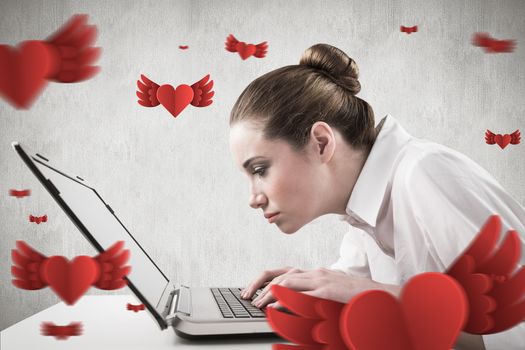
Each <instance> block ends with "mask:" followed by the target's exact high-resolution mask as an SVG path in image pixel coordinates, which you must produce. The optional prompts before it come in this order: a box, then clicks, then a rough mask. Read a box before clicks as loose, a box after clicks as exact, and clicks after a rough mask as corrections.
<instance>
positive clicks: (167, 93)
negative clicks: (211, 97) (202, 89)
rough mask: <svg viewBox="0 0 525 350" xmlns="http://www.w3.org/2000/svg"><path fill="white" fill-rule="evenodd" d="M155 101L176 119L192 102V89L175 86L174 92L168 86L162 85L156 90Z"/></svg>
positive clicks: (184, 85)
mask: <svg viewBox="0 0 525 350" xmlns="http://www.w3.org/2000/svg"><path fill="white" fill-rule="evenodd" d="M157 99H158V100H159V102H160V103H161V104H162V105H163V106H164V108H166V109H167V110H168V112H170V113H171V114H172V115H173V116H174V117H177V116H178V115H179V113H180V112H182V111H183V110H184V108H186V107H187V106H188V105H189V104H190V102H191V101H192V100H193V89H192V88H191V86H189V85H186V84H182V85H179V86H177V89H176V90H175V89H174V88H173V86H171V85H169V84H166V85H162V86H161V87H160V88H159V89H158V90H157Z"/></svg>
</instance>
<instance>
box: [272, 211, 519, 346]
mask: <svg viewBox="0 0 525 350" xmlns="http://www.w3.org/2000/svg"><path fill="white" fill-rule="evenodd" d="M500 231H501V219H500V218H499V216H497V215H493V216H491V217H489V218H488V219H487V221H486V223H485V225H484V226H483V227H482V228H481V229H480V232H479V233H478V235H477V236H476V238H475V239H474V240H473V241H472V243H471V245H470V246H469V247H468V248H467V249H466V250H465V251H464V252H463V253H462V254H461V255H460V256H459V257H458V259H457V260H456V261H455V262H454V263H453V264H452V265H451V267H450V268H449V269H448V270H447V272H446V274H445V273H437V272H427V273H423V274H420V275H416V276H414V277H412V278H411V279H410V280H409V281H408V282H407V283H406V284H405V286H404V288H403V290H402V293H401V296H400V299H399V300H396V299H395V298H394V297H393V296H391V295H390V294H387V293H386V292H383V291H378V290H372V291H366V292H363V293H361V294H358V295H357V296H355V297H354V298H352V299H350V301H349V302H348V303H347V304H343V303H338V302H335V301H331V300H326V299H321V298H317V297H313V296H310V295H306V294H303V293H300V292H296V291H293V290H291V289H288V288H285V287H282V286H279V285H273V286H272V294H273V295H274V296H275V298H276V299H277V300H278V301H279V304H281V305H282V306H284V307H285V308H286V309H288V310H290V311H291V312H292V314H289V313H285V312H282V311H279V310H278V309H274V308H267V309H266V315H267V318H268V322H269V324H270V326H271V327H272V328H273V329H274V330H275V331H276V332H277V333H278V334H279V335H281V336H282V337H283V338H285V339H287V340H289V341H291V342H293V343H295V344H298V345H300V346H299V347H297V346H294V345H287V344H274V345H273V347H272V348H273V349H274V350H291V349H297V348H301V349H305V350H306V349H308V350H327V349H330V350H331V349H333V350H335V349H346V348H348V349H353V350H363V349H366V350H368V349H370V350H372V349H389V350H391V349H394V350H423V349H425V350H427V349H428V350H445V349H446V350H448V349H450V348H451V347H452V346H454V344H455V341H456V339H457V336H458V335H459V332H460V331H461V330H464V331H466V332H468V333H472V334H491V333H497V332H502V331H504V330H507V329H509V328H511V327H513V326H515V325H517V324H519V323H520V322H522V321H523V320H525V300H524V296H525V267H521V268H518V263H519V261H520V256H521V242H520V238H519V235H518V233H517V232H516V231H512V230H511V231H509V232H508V233H507V235H506V237H505V238H504V239H503V240H502V243H501V244H499V245H498V242H499V236H500Z"/></svg>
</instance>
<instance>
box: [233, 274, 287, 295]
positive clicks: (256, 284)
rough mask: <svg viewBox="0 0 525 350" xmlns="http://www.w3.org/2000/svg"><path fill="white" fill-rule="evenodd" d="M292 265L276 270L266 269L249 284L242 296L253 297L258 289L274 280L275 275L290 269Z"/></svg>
mask: <svg viewBox="0 0 525 350" xmlns="http://www.w3.org/2000/svg"><path fill="white" fill-rule="evenodd" d="M291 269H292V268H291V267H283V268H280V269H275V270H267V271H264V272H263V273H262V274H261V275H260V276H259V277H258V278H257V279H255V280H254V281H253V282H252V283H250V284H249V285H248V287H246V288H245V289H244V290H243V291H242V292H241V297H242V298H243V299H251V298H252V297H253V295H254V294H255V292H256V291H257V289H259V288H261V287H262V286H263V285H264V284H265V283H266V282H269V281H271V280H273V279H274V278H275V277H277V276H280V275H282V274H284V273H286V272H288V271H289V270H291Z"/></svg>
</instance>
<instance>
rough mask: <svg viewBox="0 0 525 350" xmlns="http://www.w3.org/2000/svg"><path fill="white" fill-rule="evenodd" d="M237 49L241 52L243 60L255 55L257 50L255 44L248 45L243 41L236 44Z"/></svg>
mask: <svg viewBox="0 0 525 350" xmlns="http://www.w3.org/2000/svg"><path fill="white" fill-rule="evenodd" d="M235 49H236V50H237V52H239V56H241V58H242V59H243V60H245V59H247V58H248V57H250V56H251V55H253V54H254V53H255V50H256V48H255V45H253V44H248V45H246V43H245V42H243V41H240V42H238V43H237V45H235Z"/></svg>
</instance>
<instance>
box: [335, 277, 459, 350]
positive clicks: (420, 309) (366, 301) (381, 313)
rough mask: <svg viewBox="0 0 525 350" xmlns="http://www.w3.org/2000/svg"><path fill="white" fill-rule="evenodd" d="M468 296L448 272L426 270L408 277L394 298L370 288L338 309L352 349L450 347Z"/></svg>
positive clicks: (344, 336)
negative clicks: (410, 277) (341, 308)
mask: <svg viewBox="0 0 525 350" xmlns="http://www.w3.org/2000/svg"><path fill="white" fill-rule="evenodd" d="M467 303H468V300H467V297H466V295H465V292H464V290H463V289H462V287H461V286H460V285H459V284H458V282H456V281H455V280H454V279H453V278H452V277H450V276H447V275H445V274H441V273H435V272H428V273H423V274H421V275H417V276H415V277H413V278H412V279H410V280H409V281H408V282H407V283H406V285H405V287H404V288H403V291H402V293H401V297H400V300H399V301H398V300H397V299H396V298H395V297H394V296H393V295H391V294H389V293H387V292H384V291H380V290H371V291H367V292H363V293H361V294H359V295H357V296H356V297H354V298H353V299H351V300H350V301H349V303H348V304H347V305H346V306H345V307H344V309H343V311H342V313H341V323H340V329H341V335H342V336H343V339H344V341H345V343H346V345H347V346H348V347H349V348H350V349H355V350H372V349H389V350H443V349H451V348H452V347H453V346H454V344H455V342H456V339H457V337H458V335H459V332H460V331H461V329H463V326H464V324H465V322H466V318H467V312H468V308H467V306H468V304H467Z"/></svg>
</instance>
